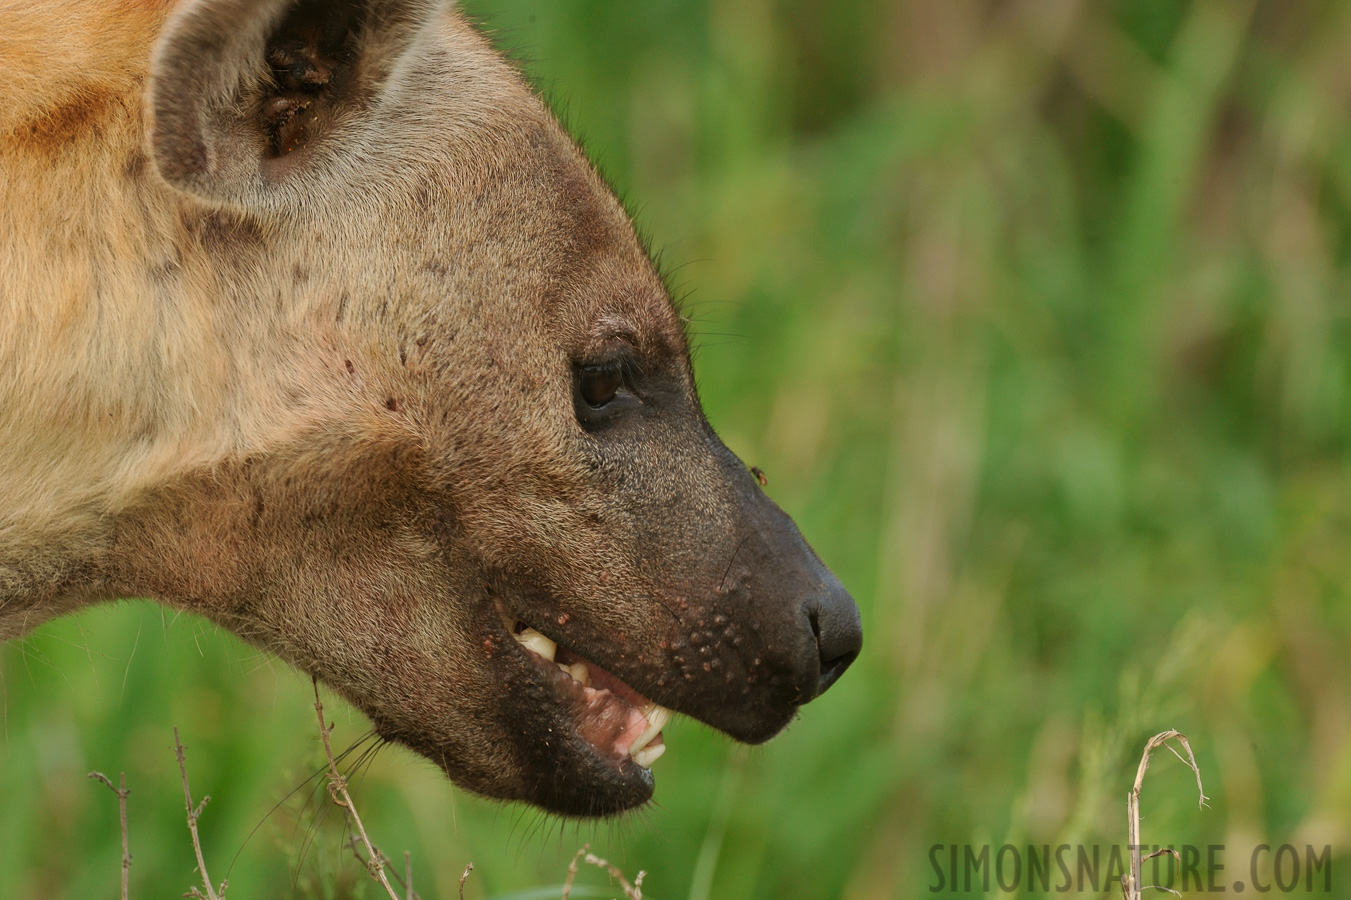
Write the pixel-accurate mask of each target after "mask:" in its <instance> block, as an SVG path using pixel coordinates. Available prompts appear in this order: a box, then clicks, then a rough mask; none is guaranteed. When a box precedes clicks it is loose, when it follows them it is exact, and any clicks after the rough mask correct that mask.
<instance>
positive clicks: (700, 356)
mask: <svg viewBox="0 0 1351 900" xmlns="http://www.w3.org/2000/svg"><path fill="white" fill-rule="evenodd" d="M464 6H465V7H466V8H467V9H468V10H469V11H470V12H471V13H472V14H473V15H474V16H475V17H476V18H478V19H479V20H481V21H482V22H483V23H484V25H485V26H486V28H487V29H488V30H489V31H490V32H491V33H492V35H493V37H494V39H495V40H496V41H497V42H498V43H499V45H500V46H502V47H503V48H504V49H506V50H507V51H509V52H511V53H513V54H514V55H515V56H517V58H519V59H521V60H522V65H523V68H524V69H525V71H526V72H527V73H528V74H529V75H530V77H531V78H532V79H534V80H535V81H536V83H537V84H538V85H539V86H540V88H541V90H542V91H543V93H544V94H545V95H546V96H548V97H549V98H550V100H551V101H552V102H554V104H555V105H556V107H557V108H558V109H559V110H560V114H561V115H562V116H563V117H564V118H565V120H566V122H567V123H568V124H569V127H570V128H571V129H572V130H573V131H574V133H576V134H577V135H578V136H579V137H580V138H581V139H582V140H583V142H584V143H585V145H586V146H587V148H588V150H589V151H590V152H591V154H592V155H593V157H594V158H595V159H596V161H597V163H598V165H599V166H600V167H601V169H602V170H603V171H604V173H605V174H606V175H607V176H608V177H609V178H610V180H611V181H612V183H613V184H614V185H615V187H616V189H617V190H618V191H619V193H620V194H621V196H623V197H625V198H626V199H627V201H628V202H629V203H630V204H631V206H632V207H633V209H634V210H635V213H636V216H637V220H638V222H639V224H640V226H641V228H642V230H643V232H644V233H645V234H646V235H649V236H650V239H651V243H652V245H653V247H654V249H655V250H658V251H660V254H661V258H662V260H663V264H664V266H665V268H666V270H667V271H668V272H669V273H670V277H671V282H672V284H673V286H674V287H675V290H676V292H677V293H678V295H679V297H680V300H681V303H682V304H683V308H684V310H685V311H686V313H687V314H688V315H689V317H690V318H691V320H692V333H693V335H694V337H695V345H696V351H695V353H696V365H697V370H698V375H699V381H700V387H701V390H702V393H703V396H704V400H705V403H706V405H707V407H708V411H709V416H710V418H711V419H712V421H713V423H714V425H715V426H717V427H718V428H719V429H720V431H721V433H722V434H723V435H724V437H725V439H726V440H727V442H728V444H729V445H730V446H731V447H732V448H733V449H734V450H735V451H737V452H738V453H739V454H740V455H741V456H742V457H743V458H744V459H746V461H747V462H748V463H754V464H756V465H758V466H760V467H761V468H763V469H764V470H765V471H766V472H767V473H768V474H769V477H770V479H771V483H770V488H769V489H770V492H771V493H772V494H773V495H774V496H775V497H776V499H777V500H778V501H779V502H780V504H781V505H783V506H784V507H785V508H786V509H787V510H788V511H789V512H790V513H792V514H793V515H794V516H795V517H796V519H797V521H798V522H799V524H800V525H801V527H802V529H803V531H804V532H805V533H806V534H807V536H808V537H809V539H810V540H811V541H812V542H813V544H814V545H815V546H816V548H817V549H818V551H819V552H820V554H821V556H822V557H823V558H824V559H825V560H826V561H827V562H828V563H829V564H830V565H831V566H832V567H833V568H834V569H835V570H836V572H837V573H838V574H839V575H840V577H841V578H842V580H843V581H844V582H845V583H846V584H847V585H848V586H850V588H851V589H852V590H853V592H854V593H855V595H856V597H857V598H858V600H859V603H860V606H861V607H862V610H863V616H864V622H865V629H866V634H867V642H866V647H865V650H864V654H863V656H862V657H861V658H860V659H859V661H858V662H857V663H856V665H855V666H854V668H853V670H852V671H851V672H850V673H849V674H848V675H847V676H846V677H845V678H844V679H843V680H842V681H841V682H840V684H839V685H838V686H837V687H836V688H834V689H833V690H832V691H831V692H830V694H828V695H827V696H826V697H825V698H823V699H822V700H821V701H820V702H818V703H814V704H812V705H811V706H809V707H807V708H806V709H805V710H804V712H803V715H802V717H801V719H800V721H799V722H798V723H797V724H795V725H794V726H793V727H792V728H791V729H790V730H789V731H788V732H787V733H786V734H785V735H784V736H782V737H780V738H778V739H776V740H775V741H774V742H772V743H770V744H769V745H767V746H765V747H763V748H754V749H749V750H748V749H743V748H737V747H734V746H732V745H731V744H730V742H728V741H726V740H724V739H722V738H720V737H718V736H716V735H713V734H710V733H709V732H708V731H707V730H705V729H703V728H701V727H700V726H697V725H694V724H692V723H689V722H679V723H677V724H675V725H673V726H671V728H670V729H669V730H668V735H669V736H670V741H669V743H670V745H671V748H672V749H671V752H670V753H669V754H668V755H667V756H666V757H665V758H664V759H663V760H662V761H661V763H660V764H659V766H658V769H657V778H658V790H657V798H656V799H657V802H656V804H655V806H654V807H653V808H652V809H650V810H647V811H644V812H642V813H639V814H636V815H634V816H631V817H629V818H627V819H625V820H623V821H620V822H618V823H615V824H607V825H601V826H595V827H593V826H581V827H579V826H577V825H574V824H568V823H559V822H557V821H553V820H548V819H542V818H540V817H539V816H537V815H536V814H534V813H531V812H528V811H523V810H520V809H517V808H511V807H506V808H504V807H500V806H498V805H495V804H489V803H485V802H482V801H479V800H477V799H475V798H472V797H469V796H467V795H465V794H463V793H460V792H458V791H455V790H453V789H451V788H450V787H449V786H448V785H447V784H446V783H445V782H444V779H443V778H442V777H441V776H440V775H439V774H437V773H436V772H435V771H433V770H432V769H431V768H430V767H429V766H428V765H426V764H424V763H422V762H420V761H418V760H415V759H413V758H411V757H410V756H409V755H408V754H405V753H404V752H402V751H400V750H394V749H387V750H384V751H383V752H381V753H380V754H378V755H377V756H376V757H375V758H374V760H373V761H372V762H371V764H370V766H369V768H368V769H366V770H365V772H366V774H365V775H364V777H363V778H361V779H359V780H358V781H357V782H355V785H356V793H357V798H358V803H359V804H360V805H361V807H362V809H363V813H364V815H365V818H366V820H367V822H368V823H369V826H370V830H371V832H372V835H373V836H374V838H375V839H376V841H377V843H378V844H380V845H381V846H382V847H383V848H384V849H385V850H386V851H387V852H389V853H390V854H391V855H392V856H394V857H396V858H399V855H400V854H401V853H402V852H403V851H404V850H408V851H410V852H411V854H412V859H413V871H414V875H415V880H416V884H417V887H418V888H419V890H420V892H421V893H422V896H424V897H426V898H428V900H430V898H432V897H442V898H449V897H453V896H455V890H456V887H455V886H456V883H457V881H458V879H459V875H460V872H461V869H462V868H463V866H464V864H465V863H466V862H468V861H470V860H472V861H473V862H474V864H475V866H476V868H475V872H474V874H473V875H471V876H470V881H469V884H468V892H467V896H469V897H471V898H477V897H484V896H491V897H506V896H511V897H526V896H546V895H547V893H538V894H537V893H531V892H530V891H531V889H534V888H541V887H543V886H547V885H551V884H552V885H557V884H559V883H561V881H562V878H563V876H564V874H565V872H566V868H567V864H568V861H569V860H570V859H571V858H572V855H573V853H574V852H575V850H576V849H577V848H578V847H579V846H580V845H581V844H582V843H583V842H587V841H589V842H591V843H592V845H593V847H594V849H595V850H596V851H597V852H598V853H600V854H601V855H603V856H606V857H608V858H610V859H611V860H613V861H615V862H617V863H619V864H620V865H621V866H622V867H623V868H624V869H625V870H626V871H627V872H628V873H629V874H630V876H632V875H633V874H635V873H636V871H637V870H638V869H644V870H646V871H647V872H648V876H647V881H646V883H645V889H646V890H645V892H646V893H647V894H649V895H650V896H651V897H655V898H659V900H673V898H686V897H688V898H691V900H704V898H710V897H717V898H742V897H774V898H823V897H848V898H874V897H877V898H881V897H910V896H916V895H920V894H923V893H927V892H928V889H929V887H930V886H931V885H933V884H934V883H935V875H934V872H933V870H932V869H931V867H930V864H929V860H928V854H929V848H930V846H931V845H933V844H937V843H942V844H949V843H959V844H960V843H965V842H974V843H977V844H982V843H991V844H994V845H995V846H996V847H997V846H998V845H999V844H1001V843H1003V842H1005V841H1010V842H1013V843H1028V842H1032V843H1036V844H1041V843H1051V844H1056V843H1059V842H1062V841H1070V842H1074V841H1088V842H1098V843H1102V844H1111V843H1121V842H1124V841H1125V803H1124V800H1125V794H1126V791H1127V790H1128V788H1129V786H1130V784H1131V781H1132V779H1133V777H1134V772H1135V766H1136V762H1137V760H1138V753H1139V748H1140V747H1141V746H1142V745H1143V743H1144V741H1145V740H1146V739H1147V738H1148V737H1149V736H1150V735H1151V734H1153V733H1155V732H1157V731H1162V730H1164V729H1166V728H1169V727H1176V728H1179V729H1181V730H1182V731H1184V732H1186V733H1187V734H1188V735H1189V736H1190V738H1191V740H1192V743H1193V746H1194V747H1195V748H1196V751H1197V756H1198V759H1199V761H1200V764H1201V768H1202V772H1203V773H1204V775H1205V779H1206V786H1207V792H1208V793H1209V794H1210V796H1211V797H1212V802H1211V807H1210V808H1209V809H1208V810H1206V811H1203V812H1198V811H1197V809H1196V804H1195V795H1194V788H1193V786H1192V785H1191V783H1190V781H1189V779H1190V775H1189V773H1187V772H1186V771H1185V770H1184V769H1183V768H1182V767H1181V765H1180V764H1177V763H1176V761H1175V760H1173V759H1172V758H1171V757H1169V756H1167V755H1164V756H1162V757H1160V758H1158V759H1156V762H1155V767H1154V769H1153V770H1151V776H1150V780H1149V781H1147V782H1146V785H1145V792H1144V803H1143V805H1144V810H1145V824H1144V836H1145V840H1146V841H1147V842H1160V843H1168V842H1174V843H1191V844H1197V845H1204V844H1207V843H1220V842H1224V843H1226V844H1227V845H1228V846H1229V847H1230V865H1231V866H1232V868H1231V869H1230V874H1233V872H1235V871H1240V872H1241V871H1244V867H1245V866H1246V862H1245V860H1246V855H1242V856H1240V854H1239V848H1241V847H1247V846H1250V845H1252V844H1255V843H1259V842H1269V843H1272V844H1279V843H1283V842H1292V843H1298V844H1301V845H1303V844H1305V843H1310V844H1315V845H1317V846H1319V847H1321V846H1322V845H1325V844H1330V845H1332V846H1333V848H1334V860H1333V873H1334V884H1335V886H1339V887H1340V889H1341V890H1342V891H1346V890H1351V887H1348V884H1351V872H1348V871H1346V867H1347V865H1348V863H1351V856H1348V854H1347V847H1348V844H1351V653H1348V647H1351V604H1348V602H1347V599H1348V598H1347V592H1348V585H1351V552H1348V551H1351V530H1349V529H1351V479H1349V478H1348V475H1349V474H1351V469H1349V468H1348V455H1347V451H1348V445H1349V444H1351V427H1349V426H1351V305H1348V286H1349V282H1351V119H1349V118H1348V113H1347V111H1348V109H1351V65H1348V62H1347V60H1348V59H1349V58H1351V57H1348V54H1347V51H1346V48H1347V47H1348V46H1351V5H1348V4H1343V3H1335V2H1314V0H1271V2H1263V3H1253V2H1245V0H1204V2H1182V0H1116V2H1103V3H1095V2H1086V0H1084V2H1080V0H1055V2H1047V0H1006V2H992V0H989V2H987V0H942V2H938V0H851V2H834V3H826V2H824V0H719V2H717V3H711V2H676V0H649V2H646V3H641V4H598V3H589V2H581V0H556V2H552V3H547V4H543V3H540V4H530V3H522V2H509V0H474V2H467V3H465V4H464ZM165 616H166V614H165V613H163V612H161V611H160V610H159V609H158V608H156V607H152V606H149V605H146V604H139V603H133V604H124V605H120V606H118V607H116V608H102V609H97V610H94V611H92V612H90V613H88V614H86V615H83V616H80V617H78V618H73V619H68V620H65V621H60V622H56V623H53V624H51V625H49V626H47V627H44V628H42V629H40V630H39V631H38V632H36V633H35V634H33V635H32V636H30V637H29V638H27V639H26V640H23V641H19V642H15V643H12V644H10V645H8V646H6V647H3V648H0V675H3V691H4V704H3V708H4V722H3V743H2V744H0V897H4V898H11V897H13V898H29V897H33V898H37V897H42V898H47V900H56V898H65V897H69V898H82V900H83V898H91V897H101V896H107V897H112V896H115V893H116V885H117V878H118V857H119V847H118V829H117V822H116V799H115V798H114V797H113V796H112V794H111V793H109V792H108V791H107V789H106V788H104V787H101V786H99V785H96V784H94V783H92V782H87V781H86V780H85V777H84V775H85V772H86V771H88V770H90V769H102V770H104V771H106V772H108V773H109V774H110V775H112V776H113V777H114V779H115V778H116V773H117V771H119V770H123V769H125V770H126V771H127V776H128V782H129V784H130V786H131V789H132V794H131V802H130V819H131V843H132V851H133V854H134V856H135V862H134V865H133V867H132V893H133V896H135V897H150V896H165V895H177V893H179V892H181V891H182V890H186V889H187V887H188V886H189V885H190V884H191V883H193V881H194V876H193V865H194V864H193V860H192V855H191V853H192V851H191V846H190V843H189V841H188V835H187V833H186V828H185V826H184V822H183V810H182V797H181V793H180V791H181V787H180V784H179V781H178V772H177V768H176V764H175V762H174V757H173V750H172V747H173V743H172V732H171V726H172V725H175V724H176V725H178V726H179V728H180V730H181V731H182V733H183V735H184V741H185V743H186V744H187V745H188V746H189V751H188V754H189V755H188V760H189V767H190V772H191V776H192V782H193V786H194V790H195V792H196V793H198V794H202V793H209V794H210V795H211V796H212V797H213V800H212V802H211V804H210V805H209V806H208V808H207V810H206V812H205V813H204V815H203V819H202V830H203V839H204V841H205V850H206V856H207V859H208V862H209V864H210V865H211V867H212V874H213V876H214V877H215V878H216V879H217V880H219V879H220V878H222V877H225V876H226V875H227V874H228V877H229V879H230V882H231V885H232V887H231V889H230V895H231V896H234V897H264V896H290V895H291V894H292V892H293V891H294V892H295V893H297V894H299V895H302V896H325V897H337V896H365V897H374V896H376V892H375V890H374V886H373V885H369V884H368V883H367V882H366V881H364V873H362V872H361V871H360V870H359V869H358V868H357V867H356V863H355V862H354V861H353V860H352V859H351V858H350V856H347V855H346V854H345V850H344V848H343V840H344V838H343V834H342V832H341V829H340V828H339V827H337V822H338V816H337V813H336V812H335V811H332V810H329V811H328V812H324V809H325V806H324V802H320V801H325V802H326V797H325V796H324V794H323V791H318V792H314V791H311V790H309V788H308V787H305V788H302V790H301V791H300V792H299V794H298V795H296V796H295V797H293V798H292V799H291V800H288V801H286V802H284V803H283V804H282V805H281V807H280V808H279V809H278V811H276V812H274V813H273V814H272V815H271V817H270V818H269V817H268V816H269V810H271V809H272V807H273V806H274V804H277V803H278V802H279V801H281V800H282V798H283V797H284V796H285V795H286V794H287V792H288V791H290V790H292V789H293V788H295V787H297V786H298V785H301V784H302V782H304V779H305V778H306V777H307V776H308V775H309V774H310V773H311V772H313V771H316V770H317V768H318V767H319V763H320V760H321V756H320V751H319V747H318V742H317V740H316V728H315V726H314V722H313V716H312V713H311V710H310V707H309V703H310V702H311V698H310V696H309V693H308V692H309V685H308V683H307V682H305V681H304V680H303V679H302V678H301V677H300V676H298V675H296V674H295V673H293V672H292V671H290V670H289V669H287V668H286V667H285V666H284V665H282V664H280V663H278V662H276V661H274V660H271V659H269V658H266V657H263V656H259V655H258V654H257V653H255V652H254V651H252V650H250V649H248V648H245V647H244V646H243V645H241V644H240V643H239V642H238V641H236V640H235V639H234V638H232V637H231V636H229V635H228V634H223V633H219V632H217V631H215V630H213V629H211V628H209V627H208V626H206V625H204V624H203V623H202V622H200V621H197V620H193V619H190V618H177V619H172V620H166V618H165ZM333 710H334V714H335V718H336V720H337V723H338V731H337V734H336V737H335V739H336V740H337V741H338V742H339V743H342V742H343V741H344V740H347V741H354V740H356V739H357V738H358V737H360V736H361V734H362V733H363V732H364V730H365V728H366V726H365V724H364V722H363V721H361V720H360V717H358V716H356V715H355V714H349V713H347V712H346V711H345V710H342V708H341V707H339V705H338V704H337V702H336V701H334V703H333ZM305 798H309V799H310V803H309V805H308V806H306V805H305V804H304V803H303V800H304V799H305ZM316 818H318V819H322V820H325V821H326V822H327V824H325V825H322V826H319V827H316V826H315V825H314V822H315V820H316ZM260 823H261V824H260ZM241 848H242V849H241ZM582 879H583V880H584V881H586V883H588V884H590V885H599V886H600V888H598V890H610V888H608V887H606V885H608V881H607V879H606V877H605V876H604V874H603V873H600V872H598V871H596V872H585V871H584V872H583V873H582ZM1111 893H1112V895H1113V896H1115V892H1114V891H1113V892H1111ZM580 895H582V894H581V892H580V891H579V893H578V896H580ZM611 895H612V894H610V893H607V894H605V896H611ZM555 896H556V894H555Z"/></svg>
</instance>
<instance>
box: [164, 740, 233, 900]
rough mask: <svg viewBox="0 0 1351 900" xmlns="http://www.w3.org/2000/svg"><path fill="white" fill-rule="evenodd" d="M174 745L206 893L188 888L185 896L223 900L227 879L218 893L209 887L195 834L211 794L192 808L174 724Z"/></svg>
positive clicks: (199, 841) (180, 743) (198, 839)
mask: <svg viewBox="0 0 1351 900" xmlns="http://www.w3.org/2000/svg"><path fill="white" fill-rule="evenodd" d="M174 747H175V748H176V751H177V753H178V771H179V772H180V773H181V774H182V775H183V803H184V805H185V806H186V807H187V810H188V831H190V832H191V833H192V849H193V850H194V851H196V853H197V871H198V872H200V873H201V875H202V885H203V886H204V887H205V888H206V895H205V896H204V897H203V895H202V892H201V891H199V890H197V888H195V887H192V888H188V892H187V893H186V894H184V895H183V896H185V897H200V898H202V900H223V898H224V897H225V889H226V887H228V886H229V884H230V882H229V880H226V881H222V882H221V883H220V891H219V893H218V892H217V891H215V890H213V889H212V887H211V876H210V875H208V874H207V873H206V859H205V858H204V857H203V856H202V840H201V838H200V837H199V836H198V834H197V819H198V817H200V816H201V815H202V810H203V809H205V808H206V805H207V804H208V803H210V802H211V795H210V794H204V795H202V802H201V803H199V804H197V807H196V808H195V809H194V808H193V806H192V792H191V791H189V790H188V762H187V759H186V758H185V757H184V755H183V742H182V741H180V740H179V739H178V726H177V725H175V726H174Z"/></svg>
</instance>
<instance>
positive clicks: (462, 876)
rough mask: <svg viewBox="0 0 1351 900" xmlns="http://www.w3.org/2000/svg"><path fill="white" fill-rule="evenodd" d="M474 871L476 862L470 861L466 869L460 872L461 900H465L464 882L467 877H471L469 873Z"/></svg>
mask: <svg viewBox="0 0 1351 900" xmlns="http://www.w3.org/2000/svg"><path fill="white" fill-rule="evenodd" d="M472 871H474V864H473V863H470V864H469V865H467V866H465V867H464V871H463V872H461V873H460V900H464V882H465V879H466V878H468V877H469V873H470V872H472Z"/></svg>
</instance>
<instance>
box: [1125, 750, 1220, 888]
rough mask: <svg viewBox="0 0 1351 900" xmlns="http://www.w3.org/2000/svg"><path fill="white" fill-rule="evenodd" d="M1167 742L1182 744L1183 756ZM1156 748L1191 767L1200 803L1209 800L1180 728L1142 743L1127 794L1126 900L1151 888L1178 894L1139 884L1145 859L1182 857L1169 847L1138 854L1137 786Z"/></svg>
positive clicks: (1201, 804)
mask: <svg viewBox="0 0 1351 900" xmlns="http://www.w3.org/2000/svg"><path fill="white" fill-rule="evenodd" d="M1169 741H1176V742H1177V743H1179V744H1181V745H1182V749H1183V750H1186V751H1187V756H1186V758H1185V759H1184V758H1183V756H1182V754H1181V753H1178V752H1177V751H1176V750H1174V749H1173V748H1172V747H1171V746H1168V742H1169ZM1159 747H1168V749H1169V751H1171V752H1172V754H1173V755H1174V756H1176V757H1177V758H1178V759H1181V760H1182V762H1183V763H1185V764H1186V765H1187V767H1188V768H1189V769H1191V770H1192V773H1193V774H1195V775H1196V792H1197V793H1198V794H1199V795H1200V801H1199V806H1200V807H1201V808H1204V807H1205V805H1206V800H1208V799H1209V798H1208V797H1207V796H1206V792H1205V789H1204V788H1203V787H1202V786H1201V768H1200V767H1199V766H1197V765H1196V756H1195V755H1194V754H1193V753H1192V748H1191V744H1189V743H1187V736H1186V735H1184V734H1183V733H1182V732H1180V731H1172V730H1169V731H1161V732H1159V733H1158V734H1156V735H1154V736H1153V737H1152V738H1150V739H1149V742H1148V743H1146V744H1145V750H1144V753H1143V755H1141V757H1140V766H1139V768H1137V769H1136V770H1135V786H1134V787H1133V788H1131V792H1130V793H1129V794H1127V795H1126V834H1127V840H1128V842H1129V847H1130V854H1131V865H1130V871H1129V872H1128V873H1127V874H1125V875H1122V876H1121V896H1122V897H1124V898H1125V900H1141V897H1140V895H1141V893H1142V892H1143V891H1145V890H1148V889H1150V888H1153V889H1155V890H1160V891H1167V892H1168V893H1170V894H1177V891H1175V890H1172V889H1171V888H1166V887H1163V886H1162V885H1158V884H1151V885H1145V886H1143V887H1142V886H1141V884H1140V867H1141V864H1142V863H1143V862H1144V861H1145V860H1150V859H1154V858H1155V857H1156V856H1162V855H1164V854H1165V853H1167V854H1171V855H1172V856H1173V858H1174V859H1177V860H1178V862H1179V863H1180V862H1181V858H1180V857H1179V856H1178V855H1177V851H1175V850H1173V849H1171V848H1164V849H1162V850H1156V851H1154V852H1153V853H1151V854H1149V855H1148V856H1145V857H1141V855H1140V852H1141V849H1142V845H1141V843H1140V789H1141V788H1142V787H1144V783H1145V772H1146V771H1147V770H1148V769H1149V758H1150V756H1151V755H1153V753H1154V751H1155V750H1156V749H1157V748H1159ZM1178 896H1179V897H1180V896H1182V895H1181V894H1178Z"/></svg>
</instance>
